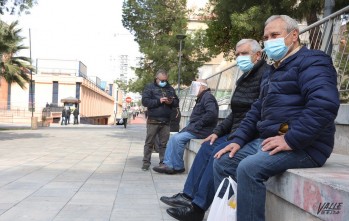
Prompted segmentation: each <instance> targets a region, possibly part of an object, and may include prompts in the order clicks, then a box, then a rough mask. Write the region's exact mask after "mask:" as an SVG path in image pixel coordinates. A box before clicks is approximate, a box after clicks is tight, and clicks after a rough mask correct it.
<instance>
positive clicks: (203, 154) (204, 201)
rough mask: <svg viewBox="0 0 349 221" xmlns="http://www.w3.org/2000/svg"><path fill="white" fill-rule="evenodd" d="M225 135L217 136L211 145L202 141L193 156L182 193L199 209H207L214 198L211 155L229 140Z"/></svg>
mask: <svg viewBox="0 0 349 221" xmlns="http://www.w3.org/2000/svg"><path fill="white" fill-rule="evenodd" d="M226 139H227V136H223V137H220V138H218V139H217V140H216V141H215V142H214V143H213V144H212V145H210V143H209V142H204V143H203V144H202V145H201V147H200V149H199V151H198V153H197V154H196V156H195V159H194V162H193V164H192V166H191V169H190V172H189V174H188V177H187V180H186V181H185V184H184V189H183V193H185V194H186V195H188V196H190V197H191V198H192V199H193V201H192V202H193V203H195V204H196V205H198V206H199V207H200V208H201V209H203V210H207V209H208V208H209V207H210V205H211V203H212V201H213V198H214V195H215V189H214V181H213V167H212V166H213V160H214V158H213V156H214V155H215V154H216V153H217V152H218V151H219V150H221V149H223V148H224V147H225V146H227V145H228V144H229V143H231V142H230V141H226Z"/></svg>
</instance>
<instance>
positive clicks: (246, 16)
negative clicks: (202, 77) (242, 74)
mask: <svg viewBox="0 0 349 221" xmlns="http://www.w3.org/2000/svg"><path fill="white" fill-rule="evenodd" d="M297 2H298V1H297V0H210V4H211V5H212V6H213V9H211V8H209V7H207V8H206V10H205V11H204V14H205V17H208V18H210V19H209V20H208V29H207V38H208V39H207V44H206V46H207V48H209V50H211V51H212V52H213V53H214V54H219V53H221V52H224V53H225V55H226V56H229V53H230V52H231V51H232V50H234V47H235V45H236V43H237V42H238V41H239V40H240V39H241V38H254V39H256V40H261V39H262V38H261V37H262V36H263V30H264V22H265V21H266V19H267V18H268V17H270V16H271V15H273V14H287V15H290V16H291V17H294V18H297V19H299V20H303V19H305V20H306V21H307V23H308V24H312V23H314V22H316V21H317V20H318V15H319V14H322V11H323V9H324V1H323V0H306V1H300V3H297ZM347 5H348V2H347V0H336V1H335V7H334V11H336V10H339V9H341V8H343V7H345V6H347ZM310 34H311V35H312V34H313V33H310ZM314 34H316V33H314Z"/></svg>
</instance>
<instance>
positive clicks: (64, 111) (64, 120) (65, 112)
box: [61, 107, 67, 125]
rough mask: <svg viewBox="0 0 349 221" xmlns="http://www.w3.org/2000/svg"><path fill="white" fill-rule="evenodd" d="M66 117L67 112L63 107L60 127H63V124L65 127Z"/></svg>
mask: <svg viewBox="0 0 349 221" xmlns="http://www.w3.org/2000/svg"><path fill="white" fill-rule="evenodd" d="M66 117H67V111H66V109H65V107H63V110H62V121H61V125H63V124H65V125H67V120H66Z"/></svg>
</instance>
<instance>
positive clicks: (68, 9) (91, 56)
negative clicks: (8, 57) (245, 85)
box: [1, 0, 207, 81]
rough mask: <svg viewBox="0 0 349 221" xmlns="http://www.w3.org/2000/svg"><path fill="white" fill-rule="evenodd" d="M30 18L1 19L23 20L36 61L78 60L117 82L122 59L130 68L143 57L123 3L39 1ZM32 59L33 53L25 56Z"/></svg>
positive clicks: (199, 0)
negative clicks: (124, 18)
mask: <svg viewBox="0 0 349 221" xmlns="http://www.w3.org/2000/svg"><path fill="white" fill-rule="evenodd" d="M38 2H39V3H38V5H36V6H34V7H33V8H32V9H31V10H30V15H22V16H20V17H15V16H12V17H10V18H9V17H7V16H2V17H1V18H2V19H4V20H5V21H11V20H16V19H18V20H19V22H20V23H19V27H21V28H22V35H23V36H24V37H27V40H26V41H25V42H24V44H26V45H28V46H29V40H28V39H29V29H30V30H31V45H32V59H33V61H34V62H35V60H36V59H37V58H39V59H63V60H78V61H81V62H83V63H84V64H85V65H86V66H87V73H88V75H89V76H98V77H100V78H101V79H102V80H108V81H109V80H110V81H111V80H114V79H115V78H116V76H115V73H113V72H115V71H118V70H119V67H120V62H119V56H120V55H128V58H129V66H133V65H135V62H136V57H139V56H141V55H140V53H139V50H138V44H137V43H136V42H134V41H133V36H132V35H131V34H130V32H129V31H128V30H126V29H125V28H124V27H123V26H122V23H121V19H122V17H121V15H122V2H123V1H122V0H100V1H91V0H39V1H38ZM205 2H207V0H188V6H191V7H193V6H194V5H196V6H197V7H202V6H203V5H204V3H205ZM22 53H23V54H25V55H26V56H28V57H29V50H28V51H26V52H22Z"/></svg>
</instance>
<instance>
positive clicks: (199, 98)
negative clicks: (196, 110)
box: [196, 88, 211, 102]
mask: <svg viewBox="0 0 349 221" xmlns="http://www.w3.org/2000/svg"><path fill="white" fill-rule="evenodd" d="M208 91H211V89H210V88H207V89H206V90H204V91H202V92H201V93H200V94H199V96H198V97H197V98H196V102H199V101H200V100H201V98H202V96H204V94H205V93H207V92H208Z"/></svg>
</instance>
